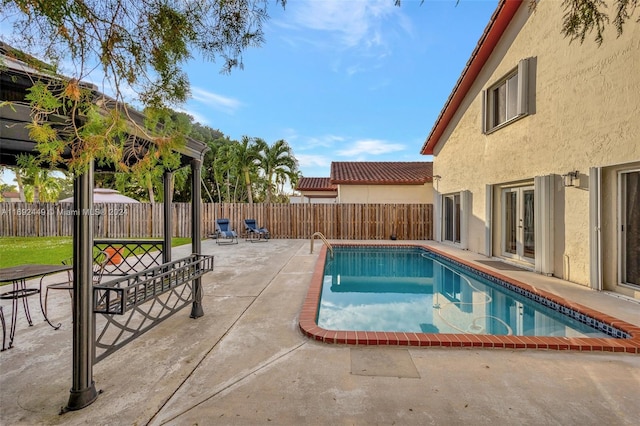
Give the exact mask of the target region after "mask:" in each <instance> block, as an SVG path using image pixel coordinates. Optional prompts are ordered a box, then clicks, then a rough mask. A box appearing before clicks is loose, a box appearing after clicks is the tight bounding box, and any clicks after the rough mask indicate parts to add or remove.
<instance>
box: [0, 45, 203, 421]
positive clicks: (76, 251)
mask: <svg viewBox="0 0 640 426" xmlns="http://www.w3.org/2000/svg"><path fill="white" fill-rule="evenodd" d="M14 52H16V51H15V50H14V49H12V48H11V47H9V46H8V45H6V44H4V43H1V42H0V65H1V66H2V70H1V71H0V103H2V102H5V101H8V102H9V104H5V105H4V106H2V107H0V164H1V165H6V166H14V165H16V162H17V156H18V155H19V154H33V155H35V154H36V153H37V152H36V143H35V142H34V141H33V140H32V139H31V138H30V137H29V130H28V128H27V125H28V124H29V123H30V122H31V121H32V118H31V109H30V107H29V105H28V104H27V102H25V95H26V94H27V89H28V88H29V87H31V86H32V85H33V83H34V81H37V80H40V79H43V80H45V81H46V80H50V79H52V78H58V79H62V78H63V77H60V76H54V75H52V74H47V73H43V72H41V71H38V70H36V69H35V68H33V67H30V66H29V65H27V64H26V63H24V62H22V61H20V60H19V59H16V57H15V56H16V55H15V54H14ZM86 87H89V88H91V89H92V91H93V92H94V94H95V96H96V98H100V99H102V100H105V99H106V101H107V102H106V103H105V104H106V105H108V104H109V101H113V100H110V98H108V97H107V96H105V95H104V94H101V93H99V92H98V91H97V88H95V86H91V85H86ZM128 113H129V116H130V117H132V118H133V120H134V121H136V122H138V123H139V124H141V123H142V122H143V119H144V117H143V115H142V114H141V113H139V112H137V111H134V110H132V109H129V110H128ZM68 119H69V117H65V116H62V115H57V116H53V117H52V118H51V119H50V122H51V123H52V124H53V125H55V124H56V123H58V122H59V123H64V122H65V121H68ZM150 143H153V142H151V141H149V140H145V139H144V138H141V137H140V136H137V135H136V136H135V137H131V138H128V142H127V144H129V146H128V148H131V149H144V147H148V146H149V144H150ZM207 150H208V147H207V145H206V144H204V143H202V142H199V141H196V140H193V139H188V140H187V142H186V144H185V145H184V146H183V147H181V148H180V149H179V150H177V152H178V153H179V154H180V160H181V161H180V162H181V164H180V167H184V166H190V167H191V185H192V191H191V194H192V195H191V203H192V212H191V219H192V229H191V239H192V243H191V250H192V255H191V256H189V257H188V258H185V259H180V260H175V261H173V260H172V259H171V236H172V221H171V219H170V218H171V202H172V200H171V191H170V190H169V188H170V182H171V176H172V173H173V172H174V171H175V170H169V171H165V173H164V182H163V183H164V188H165V191H164V217H165V220H164V232H163V241H162V244H161V247H162V256H161V263H160V261H158V262H157V264H156V265H155V266H154V267H152V268H149V267H147V268H146V269H145V270H142V271H140V270H135V271H133V270H129V271H124V272H123V273H120V274H117V275H120V277H119V278H117V279H115V280H112V281H109V282H107V283H105V284H103V285H101V286H100V288H95V287H94V286H93V281H92V279H93V277H92V276H93V269H92V266H93V255H92V250H93V247H94V235H93V230H94V226H93V225H94V218H93V215H92V214H91V212H92V211H93V189H94V173H95V171H97V170H100V171H114V169H113V166H110V165H97V164H96V163H95V162H94V163H93V164H90V166H89V169H88V171H86V172H85V173H83V174H80V175H77V176H75V177H74V202H73V209H74V211H75V212H77V214H75V215H74V228H73V277H74V289H73V313H72V318H73V354H72V355H73V362H72V364H73V373H72V386H71V390H70V396H69V401H68V404H67V406H66V409H67V410H78V409H81V408H84V407H86V406H88V405H90V404H91V403H92V402H93V401H95V399H96V398H97V396H98V392H97V391H96V387H95V383H94V380H93V365H94V363H95V362H96V356H95V352H96V341H95V334H96V333H95V327H96V314H97V313H100V314H104V315H122V314H125V313H126V312H127V311H129V312H133V311H134V310H135V309H138V306H139V305H140V304H142V303H145V302H147V301H149V300H152V298H153V297H159V296H158V295H159V294H161V293H166V292H169V291H175V289H176V288H177V287H180V286H182V287H181V288H182V289H184V288H186V287H190V290H191V291H190V293H189V294H188V295H186V296H185V294H184V290H183V291H182V292H181V293H180V294H179V295H178V296H179V298H180V301H181V302H184V301H187V302H188V304H191V317H192V318H198V317H201V316H202V315H204V312H203V309H202V304H201V300H202V287H201V277H202V275H203V274H204V273H206V272H208V271H210V270H211V269H212V268H213V259H212V257H211V256H203V255H201V240H200V238H201V234H202V232H201V226H200V216H201V186H200V182H201V171H200V169H201V165H202V159H203V156H204V154H205V153H206V151H207ZM132 272H133V273H132ZM131 273H132V274H131ZM131 276H135V279H131V278H130V277H131ZM185 284H186V285H185ZM184 306H185V303H181V304H176V306H175V307H174V309H172V310H170V311H169V312H168V313H166V314H164V316H163V317H159V318H158V319H157V321H156V323H155V324H157V322H160V321H161V320H162V319H165V318H166V317H167V316H168V315H171V314H173V313H175V312H176V311H177V310H179V309H181V308H183V307H184ZM155 324H153V325H155ZM148 328H150V327H148ZM148 328H146V329H142V330H139V331H138V333H135V334H134V335H133V336H132V337H130V339H129V340H131V339H132V338H135V337H137V336H138V335H139V334H141V333H143V332H144V331H146V330H147V329H148ZM129 340H126V341H125V342H124V343H118V344H117V345H115V349H117V348H119V347H121V346H122V345H123V344H125V343H126V342H127V341H129ZM115 349H114V350H115Z"/></svg>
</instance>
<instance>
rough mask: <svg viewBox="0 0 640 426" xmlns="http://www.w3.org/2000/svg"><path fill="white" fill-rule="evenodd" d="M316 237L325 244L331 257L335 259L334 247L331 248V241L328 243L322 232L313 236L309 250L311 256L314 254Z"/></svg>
mask: <svg viewBox="0 0 640 426" xmlns="http://www.w3.org/2000/svg"><path fill="white" fill-rule="evenodd" d="M315 237H319V238H320V239H321V240H322V242H323V243H324V245H326V246H327V248H328V249H329V252H330V253H331V257H332V258H333V247H331V244H330V243H329V241H327V239H326V238H325V236H324V234H323V233H322V232H319V231H318V232H314V233H313V235H312V236H311V247H310V250H309V254H313V240H314V238H315Z"/></svg>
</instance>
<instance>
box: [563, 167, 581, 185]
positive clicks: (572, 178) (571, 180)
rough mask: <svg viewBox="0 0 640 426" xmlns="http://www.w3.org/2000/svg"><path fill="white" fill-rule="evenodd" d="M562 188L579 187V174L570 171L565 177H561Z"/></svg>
mask: <svg viewBox="0 0 640 426" xmlns="http://www.w3.org/2000/svg"><path fill="white" fill-rule="evenodd" d="M562 180H563V182H564V186H580V172H579V171H577V170H576V171H571V172H568V173H567V174H565V175H562Z"/></svg>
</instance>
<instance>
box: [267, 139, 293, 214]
mask: <svg viewBox="0 0 640 426" xmlns="http://www.w3.org/2000/svg"><path fill="white" fill-rule="evenodd" d="M261 142H262V143H261V147H262V149H261V154H262V155H261V157H260V168H261V169H262V171H263V172H264V176H265V179H266V188H267V196H266V200H265V202H267V203H270V202H271V200H272V199H273V193H274V188H276V187H277V185H278V183H279V182H280V183H283V180H285V181H286V180H287V179H290V176H291V175H292V174H294V173H296V172H297V170H298V161H297V160H296V158H295V157H294V156H293V150H292V149H291V147H290V146H289V144H288V143H287V141H285V140H284V139H280V140H278V141H276V142H274V143H273V145H271V146H269V145H267V143H266V142H264V141H262V140H261Z"/></svg>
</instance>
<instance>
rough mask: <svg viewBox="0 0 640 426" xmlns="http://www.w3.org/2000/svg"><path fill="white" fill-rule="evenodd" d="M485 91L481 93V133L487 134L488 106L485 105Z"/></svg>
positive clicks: (486, 98) (486, 97)
mask: <svg viewBox="0 0 640 426" xmlns="http://www.w3.org/2000/svg"><path fill="white" fill-rule="evenodd" d="M487 100H488V96H487V91H486V90H483V91H482V133H487V132H488V131H489V116H488V115H487V114H488V113H489V105H487Z"/></svg>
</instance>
